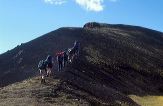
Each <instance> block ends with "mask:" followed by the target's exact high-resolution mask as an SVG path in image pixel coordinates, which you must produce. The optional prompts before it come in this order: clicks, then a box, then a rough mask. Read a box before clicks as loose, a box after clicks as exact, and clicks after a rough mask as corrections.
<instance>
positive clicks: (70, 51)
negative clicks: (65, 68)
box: [68, 48, 75, 63]
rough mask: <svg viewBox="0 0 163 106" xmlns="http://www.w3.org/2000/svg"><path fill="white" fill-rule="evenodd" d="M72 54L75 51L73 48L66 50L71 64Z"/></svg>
mask: <svg viewBox="0 0 163 106" xmlns="http://www.w3.org/2000/svg"><path fill="white" fill-rule="evenodd" d="M74 54H75V49H74V48H69V49H68V61H69V62H70V63H72V61H73V59H74Z"/></svg>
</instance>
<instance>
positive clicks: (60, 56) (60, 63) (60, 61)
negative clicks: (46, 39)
mask: <svg viewBox="0 0 163 106" xmlns="http://www.w3.org/2000/svg"><path fill="white" fill-rule="evenodd" d="M57 62H58V71H61V70H62V68H63V52H60V53H57Z"/></svg>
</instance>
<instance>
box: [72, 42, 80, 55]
mask: <svg viewBox="0 0 163 106" xmlns="http://www.w3.org/2000/svg"><path fill="white" fill-rule="evenodd" d="M73 48H74V51H75V55H77V56H79V49H80V42H79V41H75V42H74V46H73Z"/></svg>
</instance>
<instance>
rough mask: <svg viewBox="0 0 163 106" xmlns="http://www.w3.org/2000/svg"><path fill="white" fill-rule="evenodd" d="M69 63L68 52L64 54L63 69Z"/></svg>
mask: <svg viewBox="0 0 163 106" xmlns="http://www.w3.org/2000/svg"><path fill="white" fill-rule="evenodd" d="M67 63H68V54H67V51H64V52H63V67H65V66H66V65H67Z"/></svg>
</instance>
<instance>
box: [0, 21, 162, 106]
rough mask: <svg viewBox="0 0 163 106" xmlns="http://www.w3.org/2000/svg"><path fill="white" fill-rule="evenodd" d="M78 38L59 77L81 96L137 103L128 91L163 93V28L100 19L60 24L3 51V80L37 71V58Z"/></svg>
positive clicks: (106, 101) (0, 67) (101, 101)
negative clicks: (73, 56) (75, 53)
mask: <svg viewBox="0 0 163 106" xmlns="http://www.w3.org/2000/svg"><path fill="white" fill-rule="evenodd" d="M75 40H78V41H80V42H81V52H80V57H79V58H78V60H75V61H74V62H73V63H72V64H70V65H69V66H68V67H67V68H65V69H64V71H63V72H62V73H59V74H58V76H56V77H58V78H59V79H60V80H61V81H63V82H66V84H67V85H66V86H69V87H71V88H72V89H73V90H74V91H75V90H76V89H77V90H78V91H79V92H78V93H77V95H78V96H79V97H80V99H82V100H84V101H86V102H88V103H90V104H94V105H95V104H96V105H99V104H101V105H131V106H134V105H135V106H137V105H138V104H137V103H136V102H134V101H133V100H132V99H130V97H129V95H137V96H146V95H154V96H157V95H163V33H162V32H158V31H154V30H150V29H147V28H142V27H138V26H129V25H110V24H100V23H87V24H85V25H84V27H83V28H72V27H65V28H60V29H57V30H55V31H52V32H50V33H47V34H45V35H43V36H41V37H39V38H37V39H34V40H32V41H30V42H28V43H25V44H22V45H20V46H18V47H16V48H14V49H13V50H10V51H8V52H6V53H4V54H2V55H0V72H1V74H0V85H1V86H6V85H8V84H11V83H14V82H17V81H21V80H24V79H26V78H29V77H33V76H36V75H38V70H37V64H38V62H39V60H41V59H44V58H45V57H46V56H47V54H51V55H54V54H55V53H56V52H57V51H60V50H65V49H67V48H69V47H71V46H72V45H73V42H74V41H75ZM55 63H56V61H55ZM56 67H57V66H55V68H54V74H55V73H56V72H55V71H56ZM63 90H64V89H63ZM71 93H73V92H71ZM83 93H84V94H83ZM85 93H86V94H85ZM83 95H84V96H83ZM86 95H89V96H88V98H86V97H87V96H86ZM91 98H94V99H91ZM90 101H93V103H92V102H90ZM79 104H80V103H79Z"/></svg>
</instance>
